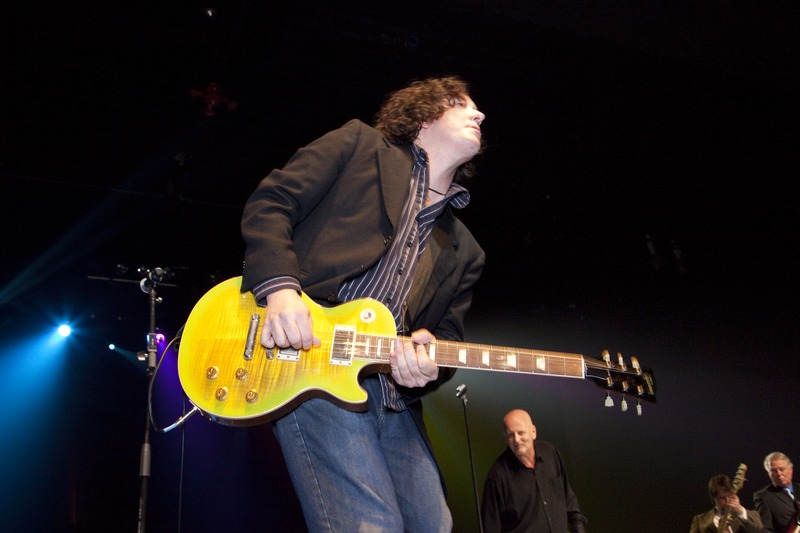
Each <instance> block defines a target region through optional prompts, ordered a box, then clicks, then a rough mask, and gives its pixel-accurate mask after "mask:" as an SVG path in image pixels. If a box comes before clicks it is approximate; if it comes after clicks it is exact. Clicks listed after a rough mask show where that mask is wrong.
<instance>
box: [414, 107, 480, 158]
mask: <svg viewBox="0 0 800 533" xmlns="http://www.w3.org/2000/svg"><path fill="white" fill-rule="evenodd" d="M484 118H485V115H484V114H483V113H481V112H480V111H478V108H477V107H476V106H475V102H473V101H472V99H471V98H470V97H468V96H463V97H461V99H460V100H456V101H455V102H454V105H453V106H452V107H451V108H449V109H448V110H447V111H445V112H444V114H443V115H442V116H441V117H439V118H437V119H436V120H434V121H432V122H429V123H426V124H424V125H423V128H422V130H421V131H420V134H419V138H420V140H421V141H422V145H423V147H425V146H426V145H427V146H433V144H434V143H435V144H436V145H439V146H446V147H447V148H448V149H450V150H456V151H457V152H458V153H459V154H460V155H462V157H463V159H464V162H467V161H469V160H470V159H472V158H473V157H475V154H477V153H478V151H479V150H480V148H481V122H483V119H484Z"/></svg>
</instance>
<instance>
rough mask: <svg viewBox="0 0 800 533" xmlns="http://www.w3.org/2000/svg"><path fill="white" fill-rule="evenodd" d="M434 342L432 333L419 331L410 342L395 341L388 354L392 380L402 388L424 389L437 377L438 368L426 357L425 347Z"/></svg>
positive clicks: (403, 340)
mask: <svg viewBox="0 0 800 533" xmlns="http://www.w3.org/2000/svg"><path fill="white" fill-rule="evenodd" d="M434 340H436V338H435V337H434V336H433V333H431V332H430V331H428V330H427V329H420V330H417V331H415V332H414V333H412V334H411V338H410V340H409V339H408V338H405V339H395V341H394V344H393V345H392V351H391V353H390V354H389V363H390V365H391V368H392V378H393V379H394V381H395V383H397V384H398V385H402V386H404V387H424V386H425V385H427V384H428V383H430V382H431V381H434V380H435V379H436V378H438V377H439V367H438V366H437V365H436V363H435V362H434V361H433V360H432V359H431V358H430V357H428V352H427V349H426V346H427V345H428V344H429V343H431V342H433V341H434Z"/></svg>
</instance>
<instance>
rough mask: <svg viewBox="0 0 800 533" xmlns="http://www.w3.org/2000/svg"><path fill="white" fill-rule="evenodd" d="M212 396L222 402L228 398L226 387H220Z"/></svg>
mask: <svg viewBox="0 0 800 533" xmlns="http://www.w3.org/2000/svg"><path fill="white" fill-rule="evenodd" d="M214 397H215V398H216V399H217V400H219V401H221V402H223V401H225V400H227V399H228V387H220V388H218V389H217V390H216V392H215V393H214Z"/></svg>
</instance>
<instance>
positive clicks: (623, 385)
mask: <svg viewBox="0 0 800 533" xmlns="http://www.w3.org/2000/svg"><path fill="white" fill-rule="evenodd" d="M619 386H620V388H621V389H622V392H628V390H629V389H630V388H631V386H630V385H629V384H628V380H627V379H623V380H622V381H620V384H619Z"/></svg>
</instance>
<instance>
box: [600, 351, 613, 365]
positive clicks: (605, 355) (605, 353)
mask: <svg viewBox="0 0 800 533" xmlns="http://www.w3.org/2000/svg"><path fill="white" fill-rule="evenodd" d="M600 354H601V355H602V356H603V361H605V362H606V363H607V364H608V366H611V354H610V353H608V350H603V351H602V352H600Z"/></svg>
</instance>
